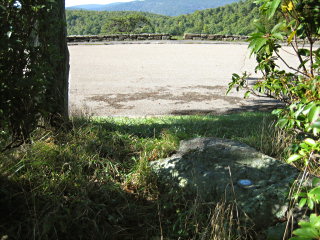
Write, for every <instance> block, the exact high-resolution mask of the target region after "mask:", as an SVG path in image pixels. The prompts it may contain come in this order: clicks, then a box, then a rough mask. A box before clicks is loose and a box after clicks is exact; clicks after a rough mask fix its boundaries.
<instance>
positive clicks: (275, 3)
mask: <svg viewBox="0 0 320 240" xmlns="http://www.w3.org/2000/svg"><path fill="white" fill-rule="evenodd" d="M280 3H281V0H273V1H272V2H271V5H270V7H269V9H268V11H267V14H268V18H269V19H271V18H272V17H273V16H274V14H275V13H276V11H277V8H278V7H279V5H280Z"/></svg>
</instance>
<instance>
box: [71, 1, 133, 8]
mask: <svg viewBox="0 0 320 240" xmlns="http://www.w3.org/2000/svg"><path fill="white" fill-rule="evenodd" d="M131 1H133V0H66V7H71V6H76V5H82V4H108V3H114V2H131Z"/></svg>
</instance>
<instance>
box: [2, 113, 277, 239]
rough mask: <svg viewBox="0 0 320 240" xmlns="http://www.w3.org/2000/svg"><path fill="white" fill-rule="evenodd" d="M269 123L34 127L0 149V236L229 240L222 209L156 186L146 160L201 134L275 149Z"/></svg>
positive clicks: (232, 118) (261, 119)
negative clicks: (26, 138)
mask: <svg viewBox="0 0 320 240" xmlns="http://www.w3.org/2000/svg"><path fill="white" fill-rule="evenodd" d="M273 121H274V117H273V116H271V115H270V114H266V113H242V114H235V115H229V116H185V117H164V118H145V119H132V118H110V119H101V118H98V119H92V120H74V121H73V122H72V125H73V127H72V128H71V129H70V130H69V131H59V132H57V131H50V130H44V129H39V130H37V131H36V132H34V134H33V135H32V141H33V144H32V145H23V146H22V147H20V148H18V149H13V150H10V151H8V152H5V153H0V159H1V162H0V179H1V181H0V212H1V215H0V238H2V237H3V236H4V235H7V236H8V237H9V239H44V240H45V239H152V238H153V237H156V236H159V237H160V236H163V237H164V238H165V239H178V238H179V237H180V238H182V239H212V238H210V235H211V234H214V232H215V233H216V234H218V236H219V238H217V239H229V238H227V237H226V238H221V236H222V233H223V231H227V229H224V228H225V226H226V225H225V224H231V223H232V221H234V218H232V217H231V216H234V215H233V214H234V212H233V211H232V208H230V206H226V205H224V204H223V203H221V204H220V205H219V206H220V207H219V206H217V207H215V206H214V205H213V204H211V203H205V204H203V203H202V202H200V201H199V200H196V199H190V198H189V199H188V198H186V197H185V196H184V195H183V193H177V194H174V195H171V197H169V195H168V193H167V192H165V191H163V190H162V189H158V188H157V187H156V184H155V179H154V177H153V175H152V174H151V172H150V171H149V168H148V162H149V161H152V160H155V159H159V158H163V157H167V156H168V155H170V154H171V153H173V152H174V151H175V150H176V149H177V147H178V143H179V141H180V140H184V139H190V138H194V137H201V136H203V137H220V138H228V139H234V140H239V141H242V142H246V143H248V144H250V145H251V146H253V147H255V148H257V149H260V150H262V151H263V152H264V153H266V154H270V155H274V153H275V152H274V151H275V148H276V147H279V146H280V145H279V144H278V142H276V141H275V135H276V134H277V133H276V132H272V131H270V127H269V126H270V124H272V123H273ZM239 124H240V125H241V126H242V127H241V128H239ZM261 127H262V128H261ZM267 145H269V147H268V148H265V147H266V146H267ZM282 150H283V149H279V151H278V152H279V153H280V152H282ZM277 156H279V155H277ZM223 209H226V211H229V215H230V218H227V217H226V218H224V216H227V215H224V213H225V212H222V210H223ZM211 213H212V214H211ZM214 214H216V215H214ZM229 215H228V216H229ZM215 221H218V222H219V223H221V224H220V225H219V226H218V225H217V224H215V223H218V222H215ZM159 226H161V227H159ZM241 227H243V226H241ZM211 228H212V229H211ZM213 228H215V229H213ZM227 233H228V232H227ZM204 236H207V237H206V238H205V237H204ZM237 237H238V236H237Z"/></svg>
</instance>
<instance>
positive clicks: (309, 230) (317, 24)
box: [229, 0, 320, 239]
mask: <svg viewBox="0 0 320 240" xmlns="http://www.w3.org/2000/svg"><path fill="white" fill-rule="evenodd" d="M256 2H257V3H258V4H260V11H261V12H262V13H264V14H265V15H266V16H267V17H268V18H269V19H271V18H273V17H274V16H275V14H276V13H277V12H279V13H281V15H282V20H281V21H279V22H278V23H277V24H276V25H275V26H274V27H273V28H272V29H271V31H268V30H267V29H266V28H265V27H264V26H263V24H261V23H257V24H256V28H257V31H256V32H255V33H253V34H251V37H250V38H249V42H250V45H249V47H250V48H251V54H254V55H255V56H256V59H257V67H256V71H260V72H261V73H262V76H263V77H262V79H261V80H260V81H258V82H257V83H256V84H255V85H254V86H253V88H251V87H250V86H249V85H248V83H247V80H246V78H247V75H246V73H245V74H244V75H243V76H239V75H238V74H234V75H233V78H232V82H231V83H230V84H229V87H230V89H231V88H232V87H237V88H238V89H240V88H245V89H247V95H249V94H255V95H260V96H261V95H265V96H269V97H273V98H276V99H278V100H280V101H283V102H284V103H286V106H285V107H284V108H283V109H278V110H275V111H274V114H276V115H277V116H278V118H279V120H278V123H277V125H278V126H279V127H280V128H283V129H285V130H286V131H288V132H289V133H291V134H292V135H293V136H294V137H295V141H294V144H293V145H292V147H291V152H292V155H291V156H290V157H289V158H288V159H287V162H289V163H293V164H295V165H296V166H297V167H301V168H305V171H307V172H309V173H312V174H316V175H318V176H319V174H320V172H319V161H320V154H319V153H320V140H319V135H320V76H319V73H320V48H319V46H318V48H316V46H315V44H314V43H315V41H316V40H317V39H319V36H320V5H319V1H318V0H307V1H305V0H257V1H256ZM284 40H285V41H286V42H287V44H288V45H290V46H291V47H292V49H293V50H294V52H295V54H296V58H297V59H298V61H299V65H298V66H290V65H289V64H288V63H287V62H286V61H285V59H284V58H283V57H282V56H281V53H280V49H282V48H283V45H282V44H281V42H282V41H284ZM302 40H303V44H302V43H301V41H302ZM306 43H307V44H306ZM279 61H280V62H283V63H284V64H285V65H286V67H287V70H283V69H280V68H279V66H278V62H279ZM230 89H229V90H230ZM319 190H320V188H319V187H318V186H314V187H313V188H312V189H310V190H307V191H306V192H301V193H298V196H300V197H302V198H301V199H300V203H299V205H300V206H301V207H303V206H304V205H305V204H307V206H308V207H309V208H310V209H311V210H313V209H314V207H315V205H316V204H318V203H319V199H320V191H319ZM299 225H300V228H299V229H297V230H295V231H294V232H293V234H294V235H296V237H293V238H291V239H318V238H319V236H320V234H319V217H318V216H317V215H315V214H312V215H311V216H310V222H300V223H299Z"/></svg>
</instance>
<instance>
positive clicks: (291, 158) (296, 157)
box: [287, 154, 302, 163]
mask: <svg viewBox="0 0 320 240" xmlns="http://www.w3.org/2000/svg"><path fill="white" fill-rule="evenodd" d="M300 158H302V156H301V155H300V154H293V155H291V156H290V157H289V158H288V159H287V162H288V163H292V162H294V161H297V160H299V159H300Z"/></svg>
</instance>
